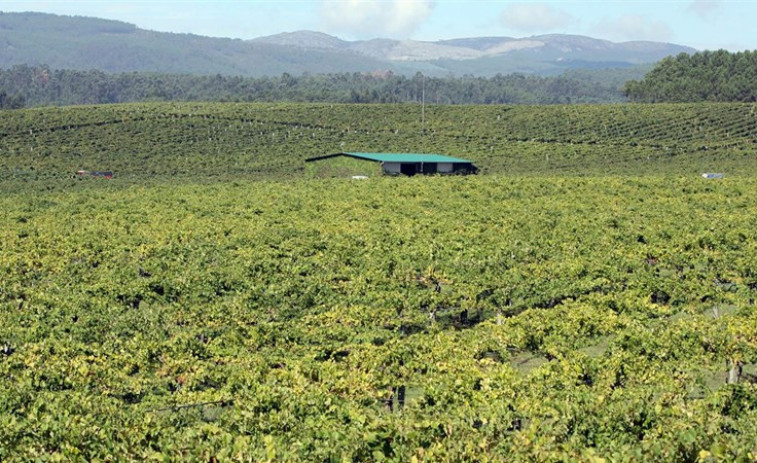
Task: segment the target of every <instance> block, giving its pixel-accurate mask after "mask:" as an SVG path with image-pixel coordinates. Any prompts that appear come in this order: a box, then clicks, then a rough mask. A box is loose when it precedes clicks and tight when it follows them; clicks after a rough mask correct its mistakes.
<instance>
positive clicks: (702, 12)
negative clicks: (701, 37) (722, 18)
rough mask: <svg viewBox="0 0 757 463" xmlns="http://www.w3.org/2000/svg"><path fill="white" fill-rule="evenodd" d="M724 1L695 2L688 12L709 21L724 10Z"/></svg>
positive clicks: (695, 0) (706, 0)
mask: <svg viewBox="0 0 757 463" xmlns="http://www.w3.org/2000/svg"><path fill="white" fill-rule="evenodd" d="M723 6H724V5H723V2H722V0H694V1H692V2H691V3H690V4H689V7H688V8H687V10H688V11H689V12H691V13H694V14H696V15H697V16H699V17H701V18H702V19H709V18H711V17H713V16H715V15H717V14H719V13H720V12H721V11H722V10H723Z"/></svg>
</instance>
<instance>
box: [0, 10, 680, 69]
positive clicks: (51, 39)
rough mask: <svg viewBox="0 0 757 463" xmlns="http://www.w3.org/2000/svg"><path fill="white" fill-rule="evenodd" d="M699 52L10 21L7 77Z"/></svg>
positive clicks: (552, 62) (614, 58) (542, 63)
mask: <svg viewBox="0 0 757 463" xmlns="http://www.w3.org/2000/svg"><path fill="white" fill-rule="evenodd" d="M693 51H694V49H692V48H689V47H685V46H680V45H673V44H666V43H654V42H628V43H613V42H608V41H605V40H597V39H593V38H589V37H581V36H571V35H543V36H536V37H528V38H511V37H483V38H462V39H456V40H443V41H436V42H423V41H413V40H406V41H396V40H389V39H373V40H366V41H355V42H350V41H345V40H341V39H339V38H337V37H333V36H330V35H327V34H323V33H318V32H312V31H299V32H292V33H284V34H278V35H274V36H268V37H260V38H258V39H254V40H240V39H230V38H213V37H203V36H198V35H193V34H173V33H164V32H156V31H149V30H144V29H140V28H138V27H137V26H135V25H133V24H128V23H124V22H119V21H112V20H104V19H97V18H86V17H70V16H58V15H52V14H43V13H0V67H2V68H9V67H12V66H14V65H20V64H27V65H43V64H44V65H48V66H50V67H51V68H56V69H86V70H88V69H97V70H101V71H104V72H131V71H148V72H161V73H185V74H204V75H214V74H223V75H242V76H265V75H269V76H270V75H280V74H282V73H285V72H286V73H289V74H294V75H299V74H302V73H305V72H308V73H312V74H320V73H336V72H371V71H378V70H381V71H387V70H391V71H393V72H395V73H401V74H414V73H416V72H423V73H424V74H427V75H449V74H455V75H463V74H467V75H481V76H490V75H494V74H497V73H501V74H509V73H513V72H523V73H539V74H557V73H560V72H562V71H564V70H566V69H577V68H578V69H583V68H589V69H596V68H618V67H629V66H634V65H638V64H642V63H651V62H655V61H658V60H660V59H661V58H663V57H665V56H669V55H676V54H679V53H681V52H686V53H691V52H693Z"/></svg>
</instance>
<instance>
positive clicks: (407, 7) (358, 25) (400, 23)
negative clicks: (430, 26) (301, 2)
mask: <svg viewBox="0 0 757 463" xmlns="http://www.w3.org/2000/svg"><path fill="white" fill-rule="evenodd" d="M433 8H434V1H433V0H383V1H380V0H323V1H322V2H321V7H320V9H319V13H320V15H321V18H322V20H323V22H324V26H325V27H326V31H327V32H330V33H340V32H341V33H346V34H349V35H351V36H353V37H355V38H369V37H392V38H400V39H404V38H408V37H409V36H410V35H411V34H412V33H413V32H414V31H415V30H416V29H417V28H418V27H419V26H420V25H421V24H423V23H424V22H425V21H426V20H427V19H428V17H429V16H430V15H431V11H432V10H433Z"/></svg>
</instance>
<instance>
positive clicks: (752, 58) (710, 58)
mask: <svg viewBox="0 0 757 463" xmlns="http://www.w3.org/2000/svg"><path fill="white" fill-rule="evenodd" d="M623 93H624V94H625V95H626V96H627V97H628V98H629V99H630V100H631V101H634V102H639V103H658V102H671V103H676V102H690V103H695V102H700V101H722V102H725V101H733V102H738V101H740V102H753V101H757V51H743V52H738V53H731V52H728V51H726V50H718V51H703V52H700V53H694V54H693V55H688V54H686V53H681V54H679V55H678V56H676V57H668V58H665V59H663V60H662V61H660V62H659V63H658V64H657V66H655V68H654V69H652V71H650V72H649V73H648V74H647V75H646V76H645V77H644V79H643V80H639V81H637V80H633V81H630V82H628V83H627V84H626V85H625V87H624V88H623Z"/></svg>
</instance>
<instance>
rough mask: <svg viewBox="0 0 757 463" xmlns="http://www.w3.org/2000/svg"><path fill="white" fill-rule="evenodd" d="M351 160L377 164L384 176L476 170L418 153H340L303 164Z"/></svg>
mask: <svg viewBox="0 0 757 463" xmlns="http://www.w3.org/2000/svg"><path fill="white" fill-rule="evenodd" d="M337 158H351V159H357V160H361V161H366V162H374V163H379V164H380V165H381V171H382V172H383V173H385V174H394V175H397V174H403V175H416V174H472V173H476V171H477V170H478V169H477V168H476V166H474V165H473V163H472V162H471V161H469V160H467V159H460V158H454V157H451V156H444V155H441V154H420V153H355V152H342V153H334V154H328V155H325V156H318V157H314V158H309V159H306V160H305V162H317V161H325V160H333V159H337Z"/></svg>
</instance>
